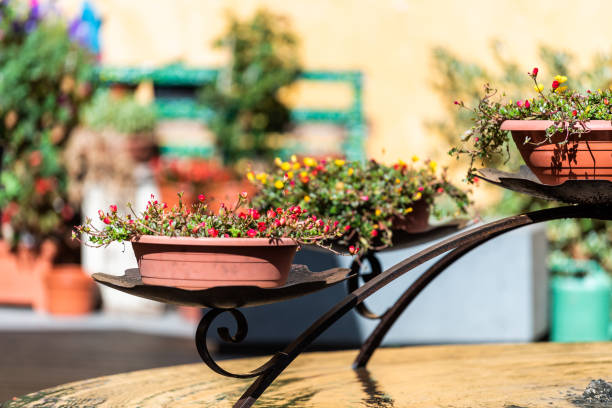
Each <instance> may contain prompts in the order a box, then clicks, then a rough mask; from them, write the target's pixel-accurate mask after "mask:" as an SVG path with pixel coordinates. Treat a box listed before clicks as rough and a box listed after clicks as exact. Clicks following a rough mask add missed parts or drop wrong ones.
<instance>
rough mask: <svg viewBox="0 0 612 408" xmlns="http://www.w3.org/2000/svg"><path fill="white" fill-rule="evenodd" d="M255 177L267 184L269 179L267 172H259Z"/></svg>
mask: <svg viewBox="0 0 612 408" xmlns="http://www.w3.org/2000/svg"><path fill="white" fill-rule="evenodd" d="M255 178H256V179H257V180H259V181H261V182H262V183H264V184H266V181H267V180H268V175H267V174H266V173H259V174H257V176H255Z"/></svg>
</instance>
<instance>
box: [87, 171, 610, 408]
mask: <svg viewBox="0 0 612 408" xmlns="http://www.w3.org/2000/svg"><path fill="white" fill-rule="evenodd" d="M481 176H482V178H483V179H485V180H487V181H489V182H491V183H494V184H497V185H499V186H501V187H504V188H509V189H512V190H515V191H519V192H523V193H526V194H530V195H533V196H537V197H540V198H546V199H549V200H557V201H564V202H567V203H571V205H567V206H563V207H557V208H551V209H546V210H541V211H535V212H530V213H526V214H522V215H516V216H512V217H508V218H504V219H501V220H498V221H494V222H491V223H488V224H485V225H481V226H479V227H476V228H472V229H468V230H465V231H463V232H460V233H458V234H456V235H453V236H451V237H449V238H446V239H444V240H442V241H440V242H438V243H436V244H434V245H432V246H430V247H428V248H426V249H424V250H422V251H420V252H418V253H416V254H414V255H412V256H411V257H409V258H407V259H405V260H403V261H402V262H400V263H398V264H396V265H394V266H392V267H391V268H389V269H387V270H385V271H384V272H380V265H379V264H378V265H377V263H378V262H377V260H376V258H375V257H374V256H373V255H372V254H367V255H366V256H365V258H366V259H367V260H368V261H369V262H370V264H371V266H372V269H373V271H374V272H380V273H371V274H369V275H367V276H365V277H364V281H365V283H364V284H363V285H362V286H359V285H358V280H357V276H356V275H355V273H356V272H357V271H358V269H359V267H358V266H353V275H351V276H349V277H348V278H349V279H350V280H349V291H350V293H349V294H348V295H347V296H346V297H345V298H344V299H342V300H341V301H340V302H338V303H337V304H336V305H335V306H334V307H332V308H331V309H330V310H329V311H328V312H326V313H325V314H324V315H322V316H321V317H319V319H317V320H316V321H315V322H314V323H313V324H312V325H311V326H310V327H309V328H307V329H306V330H305V331H304V332H303V333H302V334H301V335H300V336H299V337H298V338H297V339H295V340H294V341H293V342H292V343H291V344H289V345H288V346H287V347H286V348H285V349H284V350H283V351H280V352H277V353H276V354H275V355H274V356H272V358H271V359H270V360H269V361H268V362H267V363H265V364H264V365H262V366H261V367H259V368H256V369H254V370H253V371H250V372H247V373H230V372H228V371H226V370H224V369H223V368H221V367H220V366H219V365H218V364H217V363H216V362H215V361H214V359H213V358H212V357H211V355H210V353H209V351H208V349H207V347H206V336H207V334H208V329H209V327H210V325H211V324H212V322H213V321H214V320H215V319H216V317H217V316H219V315H221V314H222V313H226V312H227V313H229V314H230V315H231V316H232V317H233V318H234V320H235V321H236V325H237V330H236V333H235V334H234V335H231V334H230V331H229V329H228V328H226V327H221V328H218V329H217V331H218V334H219V336H220V337H221V339H223V340H224V341H228V342H233V343H237V342H240V341H242V340H243V339H244V338H245V337H246V335H247V331H248V326H247V321H246V318H245V317H244V315H243V314H242V313H241V312H240V311H239V310H238V309H236V307H240V306H252V305H255V304H263V303H271V302H275V301H281V300H284V299H288V298H291V297H296V296H301V295H303V294H306V293H310V292H312V291H314V290H318V289H322V288H324V287H328V286H330V285H333V284H337V283H339V282H341V281H343V280H345V279H347V275H348V274H349V273H350V271H349V270H347V269H339V268H337V269H334V270H330V271H325V272H320V273H318V274H316V273H308V271H307V270H304V267H294V269H295V271H297V272H296V274H297V275H300V273H301V274H302V275H300V276H301V277H300V276H297V275H296V274H294V273H293V272H294V271H292V276H294V275H296V276H295V277H294V278H293V280H291V279H292V278H290V282H288V283H287V285H285V286H284V287H281V288H277V289H259V288H252V287H240V288H236V287H234V288H230V289H227V288H216V289H214V288H213V289H207V290H204V291H196V292H191V293H188V294H185V293H182V292H188V291H181V290H177V289H175V290H174V292H173V293H169V291H168V288H165V289H164V288H160V287H144V285H141V284H139V283H138V278H137V277H132V278H131V280H130V279H127V278H126V279H123V280H121V279H120V278H110V277H108V276H104V275H98V276H94V277H95V278H96V279H97V280H98V281H100V282H101V283H104V284H107V285H109V286H111V287H114V288H116V289H119V290H123V291H125V292H127V293H132V294H135V295H138V296H144V297H148V298H152V299H156V300H161V301H166V302H171V303H179V304H188V305H201V306H207V307H211V308H212V309H211V310H210V311H209V312H208V313H207V314H206V315H205V316H204V318H202V320H201V322H200V324H199V326H198V329H197V333H196V346H197V349H198V352H199V354H200V356H201V357H202V360H204V362H205V363H206V364H207V365H208V366H209V367H210V368H211V369H212V370H213V371H215V372H217V373H219V374H221V375H224V376H228V377H234V378H255V381H254V382H253V383H252V384H251V386H250V387H249V388H248V389H247V390H246V391H245V392H244V394H243V395H242V397H240V399H239V400H238V401H237V402H236V403H235V404H234V407H241V408H246V407H250V406H251V405H253V404H254V403H255V401H257V399H258V398H259V397H260V396H261V395H262V393H263V392H264V391H265V390H266V389H267V388H268V387H269V386H270V384H271V383H272V382H273V381H274V380H275V379H276V377H278V376H279V375H280V374H281V373H282V372H283V371H284V370H285V368H287V366H289V364H291V362H292V361H293V360H294V359H295V358H296V357H297V356H298V355H299V354H300V353H302V352H303V351H304V350H305V349H306V348H307V347H308V346H309V345H310V344H311V343H312V342H313V341H314V340H315V339H316V338H317V337H318V336H319V335H320V334H321V333H323V332H324V331H325V330H327V328H329V327H330V326H331V325H332V324H334V323H335V322H336V321H337V320H338V319H340V318H341V317H342V316H344V315H345V314H346V313H347V312H348V311H350V310H351V309H353V308H355V309H356V311H357V312H359V313H360V314H361V315H362V316H364V317H367V318H371V319H378V320H380V322H379V323H378V325H377V327H376V328H375V329H374V331H373V332H372V333H371V335H370V336H369V337H368V339H367V340H366V341H365V342H364V344H363V346H362V347H361V349H360V351H359V354H358V355H357V358H356V359H355V361H354V365H353V367H354V368H355V369H359V368H363V367H365V366H366V365H367V363H368V361H369V360H370V358H371V357H372V354H373V353H374V351H375V350H376V349H377V348H378V346H380V344H381V342H382V340H383V338H384V336H385V335H386V334H387V332H388V331H389V329H390V328H391V327H392V326H393V324H394V323H395V322H396V320H397V319H398V318H399V316H400V315H401V314H402V312H403V311H404V310H405V309H406V308H407V307H408V305H410V303H412V301H413V300H414V299H415V298H416V297H417V296H418V295H419V293H421V291H423V289H425V288H426V287H427V285H428V284H429V283H430V282H432V281H433V280H434V279H435V278H436V277H437V276H439V275H440V274H441V273H442V272H443V271H444V270H445V269H446V268H448V267H449V266H450V265H452V264H453V263H454V262H455V261H456V260H458V259H459V258H461V257H462V256H463V255H464V254H466V253H467V252H469V251H470V250H472V249H474V248H475V247H477V246H479V245H481V244H483V243H485V242H487V241H489V240H491V239H493V238H495V237H497V236H499V235H502V234H504V233H506V232H509V231H512V230H515V229H517V228H520V227H524V226H527V225H532V224H537V223H540V222H544V221H550V220H555V219H561V218H593V219H601V220H612V182H608V181H603V180H582V181H580V180H570V181H567V182H565V183H564V184H562V185H560V186H548V185H542V184H540V183H539V182H538V181H537V180H536V179H535V178H534V177H533V175H532V174H530V173H528V172H526V171H525V170H523V169H522V170H521V172H520V173H519V174H506V173H501V172H498V171H495V170H489V169H485V170H482V171H481ZM444 254H445V255H444ZM440 255H444V256H442V257H441V258H440V259H439V260H438V261H437V262H436V263H435V264H434V265H433V266H431V267H430V268H429V269H427V270H426V271H425V272H424V273H423V274H421V276H419V277H418V278H417V279H416V280H415V281H414V282H413V283H412V284H411V285H410V286H409V287H408V288H407V289H406V291H405V292H404V293H403V294H402V296H400V298H399V299H398V300H397V301H396V302H395V303H394V304H393V305H392V306H391V307H390V308H389V309H388V310H387V311H386V312H385V313H383V314H382V315H381V316H377V315H375V314H373V313H372V312H370V311H369V310H368V309H367V307H365V305H364V301H365V300H366V299H367V298H368V297H369V296H370V295H372V294H374V293H375V292H377V291H378V290H379V289H381V288H383V287H384V286H386V285H388V284H389V283H391V282H393V281H394V280H395V279H397V278H399V277H400V276H402V275H403V274H405V273H407V272H409V271H411V270H412V269H414V268H415V267H417V266H419V265H421V264H423V263H424V262H426V261H428V260H430V259H432V258H435V257H437V256H440ZM377 267H378V271H377V270H376V269H377ZM313 276H314V277H313ZM306 281H308V282H309V283H310V286H308V285H306V286H304V285H305V283H306ZM156 288H157V289H156ZM198 292H199V293H198Z"/></svg>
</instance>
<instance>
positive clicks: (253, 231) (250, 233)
mask: <svg viewBox="0 0 612 408" xmlns="http://www.w3.org/2000/svg"><path fill="white" fill-rule="evenodd" d="M247 235H248V236H249V237H251V238H253V237H255V235H257V231H255V230H254V229H253V228H251V229H250V230H248V231H247Z"/></svg>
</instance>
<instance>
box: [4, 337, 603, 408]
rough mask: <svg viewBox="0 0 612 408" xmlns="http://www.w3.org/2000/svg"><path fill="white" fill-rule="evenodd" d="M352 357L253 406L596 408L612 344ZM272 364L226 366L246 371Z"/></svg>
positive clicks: (106, 395)
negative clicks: (587, 398)
mask: <svg viewBox="0 0 612 408" xmlns="http://www.w3.org/2000/svg"><path fill="white" fill-rule="evenodd" d="M354 357H355V351H335V352H318V353H306V354H303V355H301V356H299V357H298V358H297V360H296V361H295V362H294V363H293V364H292V365H290V366H289V368H288V369H287V370H286V371H284V372H283V373H282V374H281V375H280V377H279V378H278V379H277V381H276V382H274V383H273V384H272V385H271V387H270V388H268V390H267V391H266V392H265V393H264V394H263V395H262V397H261V398H260V399H259V401H258V402H257V403H256V404H255V406H256V407H267V408H272V407H385V408H391V407H427V408H430V407H454V408H468V407H469V408H477V407H500V408H510V407H512V408H520V407H525V408H527V407H529V408H533V407H576V406H582V407H587V406H589V407H596V406H601V407H604V406H612V404H611V403H608V404H607V405H592V404H590V405H589V404H584V403H582V402H580V401H579V399H580V397H581V396H582V392H583V390H584V389H585V388H586V387H587V385H588V384H589V382H590V381H591V380H594V379H599V378H603V379H605V380H608V381H610V380H612V343H588V344H556V343H532V344H512V345H493V344H488V345H453V346H422V347H403V348H383V349H379V350H378V351H377V352H376V353H375V354H374V357H373V359H372V360H371V362H370V365H369V366H368V369H367V370H362V371H353V370H352V369H351V368H350V366H351V362H352V360H353V358H354ZM266 360H267V358H246V359H236V360H228V361H223V362H221V363H222V366H224V367H226V368H228V369H230V371H247V370H248V369H251V368H254V367H256V366H258V365H260V364H261V363H263V362H264V361H266ZM249 385H250V380H239V379H231V378H225V377H221V376H219V375H217V374H215V373H213V372H212V371H210V370H209V369H208V368H207V367H206V366H205V365H204V364H189V365H180V366H174V367H167V368H158V369H152V370H144V371H135V372H130V373H124V374H117V375H111V376H107V377H100V378H94V379H89V380H85V381H79V382H74V383H70V384H65V385H62V386H58V387H55V388H50V389H47V390H44V391H40V392H37V393H33V394H29V395H27V396H23V397H20V398H17V399H14V400H12V401H8V402H6V403H5V405H3V406H2V407H3V408H5V407H6V408H8V407H10V408H16V407H42V406H44V407H47V408H49V407H73V406H74V407H89V408H93V407H105V408H106V407H109V408H110V407H141V408H147V407H151V408H152V407H156V408H157V407H231V406H232V404H233V403H234V402H235V401H236V400H237V399H238V397H239V396H240V395H241V394H242V392H243V391H244V390H245V389H246V388H247V387H248V386H249Z"/></svg>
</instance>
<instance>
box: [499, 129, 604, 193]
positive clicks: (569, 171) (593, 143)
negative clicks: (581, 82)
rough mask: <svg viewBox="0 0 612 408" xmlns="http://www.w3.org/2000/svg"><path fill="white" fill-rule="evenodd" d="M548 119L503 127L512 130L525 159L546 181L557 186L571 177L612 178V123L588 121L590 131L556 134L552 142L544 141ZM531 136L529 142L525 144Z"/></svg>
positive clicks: (538, 176) (589, 178) (540, 178)
mask: <svg viewBox="0 0 612 408" xmlns="http://www.w3.org/2000/svg"><path fill="white" fill-rule="evenodd" d="M552 124H553V122H552V121H548V120H507V121H505V122H503V123H502V125H501V129H502V130H510V131H512V138H513V139H514V142H515V143H516V146H517V147H518V149H519V151H520V153H521V156H522V157H523V160H525V163H526V164H527V166H528V167H529V168H530V169H531V171H533V173H534V174H535V175H536V177H537V178H538V179H539V180H540V181H541V182H542V183H544V184H551V185H557V184H561V183H563V182H564V181H566V180H570V179H583V180H587V179H588V180H595V179H599V180H610V181H612V124H611V123H610V122H609V121H606V120H591V121H588V122H586V127H587V128H588V129H589V130H590V131H589V132H588V133H583V134H581V135H575V136H570V141H569V142H568V143H566V144H562V145H559V144H557V143H559V142H561V141H563V140H565V134H557V135H555V136H554V137H553V138H552V143H548V142H546V143H542V142H543V141H544V140H545V136H546V129H547V128H549V127H550V126H551V125H552ZM526 137H528V138H529V140H530V143H524V142H525V138H526Z"/></svg>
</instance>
